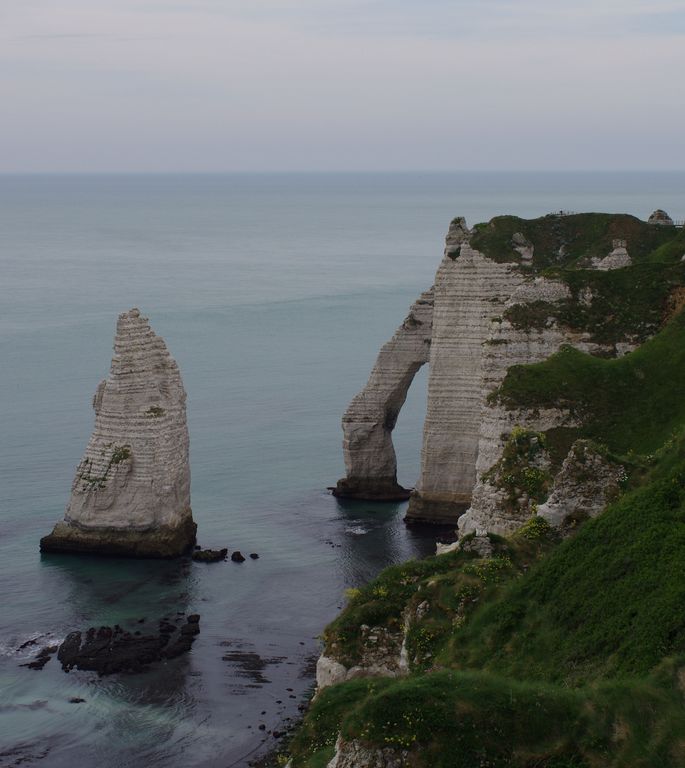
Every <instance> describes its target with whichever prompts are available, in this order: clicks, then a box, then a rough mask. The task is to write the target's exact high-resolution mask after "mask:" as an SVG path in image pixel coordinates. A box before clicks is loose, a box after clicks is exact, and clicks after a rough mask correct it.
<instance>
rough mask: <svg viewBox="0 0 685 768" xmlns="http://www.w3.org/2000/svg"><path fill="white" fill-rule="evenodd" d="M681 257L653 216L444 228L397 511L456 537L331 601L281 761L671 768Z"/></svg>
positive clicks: (684, 249) (679, 503)
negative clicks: (405, 495) (414, 462)
mask: <svg viewBox="0 0 685 768" xmlns="http://www.w3.org/2000/svg"><path fill="white" fill-rule="evenodd" d="M684 253H685V230H683V229H682V228H681V227H679V226H678V225H677V224H675V223H674V222H673V221H672V220H671V219H670V218H669V217H668V216H667V214H665V213H664V212H663V211H657V212H655V214H654V215H653V216H652V217H650V220H649V221H641V220H639V219H637V218H635V217H633V216H626V215H618V214H572V215H571V214H564V213H560V214H553V215H550V216H545V217H542V218H540V219H534V220H529V221H526V220H523V219H519V218H516V217H512V216H503V217H497V218H495V219H493V220H492V221H490V222H488V223H486V224H476V225H475V226H474V227H473V229H471V230H468V229H467V228H466V226H465V224H464V222H463V220H455V222H453V224H452V225H451V227H450V233H449V234H448V238H447V244H446V250H445V256H444V258H443V260H442V262H441V264H440V268H439V270H438V274H437V277H436V281H435V287H434V294H433V323H432V334H431V338H430V341H431V344H430V356H429V366H430V374H429V388H428V406H427V416H426V423H425V430H424V441H423V453H422V469H421V476H420V478H419V482H418V484H417V487H416V491H415V492H414V494H413V495H412V496H411V499H410V504H409V512H408V518H409V519H416V520H424V521H450V522H452V523H458V539H457V541H456V542H454V543H452V544H448V545H443V546H440V547H438V552H437V554H436V556H435V557H432V558H425V559H422V560H409V561H407V562H405V563H402V564H400V565H394V566H392V567H390V568H387V569H386V570H384V571H383V572H381V573H380V574H379V576H378V577H377V578H376V579H374V580H373V581H372V582H371V583H369V584H367V585H364V586H361V587H360V588H358V589H355V590H350V591H349V592H348V596H347V597H348V602H347V605H346V606H345V608H344V609H343V611H342V612H341V613H340V614H339V615H338V616H337V618H336V619H335V620H334V621H333V622H331V623H330V624H329V625H328V627H327V628H326V629H325V631H324V633H323V646H324V647H323V655H322V656H321V658H320V659H319V663H318V665H317V686H318V690H317V695H316V696H315V698H314V700H313V702H312V705H311V707H310V709H309V711H308V713H307V714H306V715H305V718H304V721H303V724H302V725H301V727H300V728H299V729H298V731H297V734H296V736H295V738H294V739H293V740H292V741H291V743H290V745H289V754H290V758H291V761H290V763H289V765H291V766H292V768H315V766H321V765H327V766H328V768H348V767H349V768H351V767H352V766H355V768H372V767H373V768H404V767H405V766H406V768H409V766H412V768H435V766H445V767H446V766H457V765H458V766H465V765H486V764H487V765H507V766H512V767H513V768H529V767H530V766H531V765H533V764H535V765H550V766H551V765H552V764H554V765H583V766H585V765H588V766H589V765H594V764H601V765H606V766H611V767H613V768H620V767H621V766H623V765H627V764H630V765H632V764H634V762H635V756H636V755H639V759H641V760H642V761H643V762H644V764H645V765H664V766H669V768H682V766H683V756H682V752H681V751H678V747H679V745H680V742H679V741H678V740H679V739H680V735H679V734H681V733H683V732H685V731H684V730H683V729H684V728H685V719H683V714H682V713H683V710H682V695H683V679H684V675H685V667H684V666H683V664H684V661H683V656H682V648H683V642H684V640H683V638H684V637H685V626H684V625H683V623H682V621H681V620H680V619H679V617H680V616H682V615H683V611H684V610H685V598H684V596H683V590H682V585H681V581H682V579H681V578H680V574H681V573H682V568H683V562H684V556H683V552H684V551H685V550H684V548H683V546H682V543H683V542H682V535H681V529H682V527H683V525H685V483H684V478H685V407H684V406H683V397H682V392H683V382H685V298H684V297H685V257H684V255H683V254H684ZM376 373H377V375H378V376H380V377H381V378H382V373H383V371H382V369H381V370H380V371H376ZM382 386H383V383H382V381H380V382H377V387H378V388H379V389H382ZM365 445H367V447H368V444H365V443H364V442H363V441H362V442H361V444H360V446H351V448H356V447H364V446H365ZM352 458H354V456H353V457H352ZM368 464H369V466H373V462H372V461H371V460H369V462H368ZM589 681H591V682H592V685H588V682H589ZM598 712H601V714H602V717H600V718H598V717H597V713H598ZM647 721H649V722H647ZM521 723H525V724H526V727H524V728H521ZM617 724H618V725H617ZM654 733H659V734H665V736H664V740H663V741H662V740H661V739H659V740H654V739H653V738H652V735H653V734H654ZM645 734H646V735H645Z"/></svg>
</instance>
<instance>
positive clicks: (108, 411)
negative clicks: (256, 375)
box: [41, 309, 196, 557]
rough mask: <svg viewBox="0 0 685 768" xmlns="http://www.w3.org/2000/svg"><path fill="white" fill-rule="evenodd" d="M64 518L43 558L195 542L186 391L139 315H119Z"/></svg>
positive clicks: (138, 553)
mask: <svg viewBox="0 0 685 768" xmlns="http://www.w3.org/2000/svg"><path fill="white" fill-rule="evenodd" d="M93 408H94V410H95V427H94V430H93V433H92V435H91V438H90V440H89V442H88V446H87V447H86V451H85V454H84V456H83V458H82V459H81V462H80V464H79V465H78V468H77V470H76V476H75V478H74V482H73V484H72V488H71V498H70V500H69V504H68V506H67V509H66V513H65V515H64V519H63V520H62V521H60V522H58V523H57V525H56V526H55V528H54V530H53V531H52V533H51V534H50V535H48V536H45V537H44V538H43V539H41V550H43V551H45V552H92V553H98V554H108V555H123V556H134V557H173V556H176V555H180V554H181V553H182V552H184V551H185V550H187V549H188V548H189V547H191V546H192V544H193V543H194V542H195V530H196V525H195V523H194V522H193V517H192V512H191V508H190V466H189V461H188V446H189V440H188V428H187V425H186V393H185V390H184V388H183V382H182V381H181V374H180V371H179V369H178V365H177V364H176V362H175V360H174V359H173V358H172V357H171V355H170V354H169V352H168V350H167V347H166V344H165V343H164V341H163V340H162V339H161V338H160V337H159V336H157V335H156V334H155V333H154V331H152V329H151V328H150V325H149V323H148V320H147V318H145V317H142V316H141V314H140V312H139V311H138V310H137V309H131V310H130V311H128V312H124V313H123V314H121V315H119V319H118V322H117V330H116V337H115V340H114V356H113V358H112V365H111V370H110V374H109V378H108V379H106V380H104V381H102V382H101V383H100V384H99V386H98V388H97V391H96V393H95V397H94V398H93Z"/></svg>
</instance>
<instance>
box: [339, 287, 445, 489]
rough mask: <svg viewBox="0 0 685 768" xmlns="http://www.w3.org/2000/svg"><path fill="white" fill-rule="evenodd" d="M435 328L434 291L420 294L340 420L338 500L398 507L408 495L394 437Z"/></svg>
mask: <svg viewBox="0 0 685 768" xmlns="http://www.w3.org/2000/svg"><path fill="white" fill-rule="evenodd" d="M432 327H433V289H432V288H431V289H430V290H428V291H426V292H425V293H422V294H421V296H420V297H419V298H418V299H417V300H416V301H415V302H414V303H413V304H412V305H411V308H410V309H409V314H408V315H407V317H406V318H405V320H404V322H403V323H402V325H401V326H400V327H399V328H398V329H397V331H395V335H394V336H393V337H392V339H390V341H388V342H387V343H386V344H384V345H383V347H382V348H381V351H380V352H379V354H378V357H377V358H376V363H375V365H374V367H373V370H372V371H371V375H370V377H369V380H368V382H367V384H366V386H365V387H364V389H362V391H361V392H360V393H359V394H358V395H357V396H356V397H355V398H354V399H353V400H352V402H351V403H350V405H349V406H348V408H347V411H346V412H345V415H344V416H343V419H342V427H343V453H344V457H345V468H346V470H347V475H346V477H344V478H343V479H341V480H339V481H338V484H337V486H336V487H335V488H334V489H333V494H334V495H335V496H338V497H342V498H351V499H368V500H376V501H396V500H402V499H408V498H409V494H410V491H409V490H407V489H406V488H403V487H402V486H401V485H399V484H398V482H397V458H396V456H395V448H394V446H393V442H392V431H393V429H394V428H395V424H396V423H397V417H398V416H399V413H400V410H401V408H402V406H403V405H404V401H405V400H406V397H407V392H408V391H409V387H410V386H411V383H412V381H413V380H414V376H415V375H416V372H417V371H418V370H419V368H421V366H422V365H424V364H425V363H427V362H428V359H429V356H430V342H431V333H432Z"/></svg>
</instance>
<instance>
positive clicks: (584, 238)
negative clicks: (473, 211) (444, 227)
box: [471, 213, 685, 270]
mask: <svg viewBox="0 0 685 768" xmlns="http://www.w3.org/2000/svg"><path fill="white" fill-rule="evenodd" d="M473 230H474V232H473V235H472V236H471V245H472V246H473V247H474V248H476V249H477V250H479V251H481V252H482V253H484V254H485V255H486V256H488V257H489V258H491V259H493V260H494V261H498V262H520V261H521V255H520V254H519V253H518V252H517V251H516V250H515V247H514V246H515V242H514V236H515V235H517V234H518V235H523V237H524V238H525V239H526V240H527V241H528V242H529V243H531V244H532V245H533V246H534V249H535V250H534V255H533V259H532V265H531V266H532V267H533V268H535V269H538V270H540V269H545V268H548V267H565V268H576V267H580V268H582V267H584V266H587V263H588V261H589V260H590V259H592V258H603V257H604V256H606V255H607V254H608V253H609V252H610V251H611V250H612V248H613V244H614V240H625V241H626V247H627V249H628V253H629V254H630V256H631V258H632V260H633V262H634V263H642V262H649V261H657V262H674V261H677V260H679V259H680V258H681V257H682V256H683V254H685V231H683V229H678V228H676V227H675V226H663V225H654V224H648V223H647V222H645V221H642V220H641V219H638V218H636V217H635V216H630V215H628V214H625V213H577V214H567V215H560V214H549V215H548V216H542V217H540V218H538V219H521V218H519V217H518V216H497V217H495V218H494V219H491V220H490V221H489V222H487V223H482V224H476V225H475V226H474V228H473Z"/></svg>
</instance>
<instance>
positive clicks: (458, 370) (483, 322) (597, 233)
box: [334, 212, 676, 535]
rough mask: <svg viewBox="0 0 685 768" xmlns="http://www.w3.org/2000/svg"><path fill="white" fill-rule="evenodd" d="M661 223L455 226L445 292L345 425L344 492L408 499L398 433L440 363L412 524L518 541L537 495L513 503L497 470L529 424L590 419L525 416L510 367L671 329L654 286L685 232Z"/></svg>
mask: <svg viewBox="0 0 685 768" xmlns="http://www.w3.org/2000/svg"><path fill="white" fill-rule="evenodd" d="M650 222H651V223H650ZM650 222H645V221H640V220H639V219H636V218H635V217H633V216H627V215H623V214H615V215H614V214H563V213H560V214H553V215H549V216H544V217H542V218H540V219H533V220H524V219H519V218H517V217H513V216H502V217H497V218H495V219H493V220H492V221H490V222H488V223H486V224H479V225H476V226H475V227H474V228H473V229H472V230H470V229H469V228H468V227H467V225H466V222H465V220H464V219H463V218H456V219H454V220H453V221H452V223H451V224H450V227H449V231H448V233H447V237H446V240H445V251H444V255H443V259H442V261H441V263H440V266H439V268H438V271H437V274H436V277H435V284H434V287H433V289H432V292H431V293H430V294H424V296H423V297H422V299H421V300H420V301H424V302H425V304H424V305H421V304H419V303H418V302H417V304H415V305H414V306H413V307H412V310H411V312H410V315H409V318H408V319H407V321H405V323H404V324H403V326H402V327H401V328H400V329H399V330H398V331H397V333H396V334H395V336H394V337H393V339H392V340H391V341H390V342H388V344H386V345H385V346H384V347H383V349H382V350H381V352H380V354H379V357H378V360H377V362H376V365H375V367H374V369H373V371H372V373H371V377H370V379H369V383H368V384H367V386H366V387H365V389H364V390H363V391H362V392H361V393H360V394H359V395H357V397H355V398H354V400H353V401H352V403H351V404H350V406H349V408H348V410H347V412H346V414H345V416H344V417H343V431H344V455H345V465H346V469H347V476H346V478H344V479H343V480H340V481H339V482H338V485H337V488H336V490H335V491H334V492H335V493H336V494H337V495H341V496H345V495H347V496H353V497H356V498H368V499H373V498H375V499H382V498H388V499H395V498H402V497H403V495H405V494H406V492H405V491H404V489H401V488H399V486H397V483H396V459H395V452H394V450H393V447H392V440H391V432H392V428H393V427H394V425H395V421H396V419H397V415H398V413H399V409H400V408H401V406H402V404H403V403H404V400H405V397H406V393H407V389H408V387H409V386H410V384H411V381H412V378H413V376H414V373H415V372H416V370H417V369H418V367H419V366H420V365H422V364H423V363H424V362H429V368H430V371H429V378H428V402H427V410H426V418H425V424H424V433H423V446H422V451H421V472H420V476H419V478H418V482H417V484H416V489H415V491H414V492H413V493H412V494H411V498H410V502H409V508H408V511H407V518H406V519H407V521H409V522H429V523H457V521H459V531H460V534H461V535H466V534H468V533H471V532H475V531H481V530H488V531H491V532H493V533H499V534H507V533H510V532H512V531H513V530H515V529H516V528H517V527H518V526H519V525H521V524H522V522H524V521H525V520H526V519H527V517H528V516H529V515H530V514H531V510H532V509H533V508H534V507H533V501H532V500H531V499H526V498H524V495H525V494H521V495H520V499H519V500H520V502H521V503H520V504H516V505H512V504H503V491H502V489H501V488H498V487H496V486H495V485H493V482H494V481H495V479H496V478H495V474H493V473H490V475H489V476H487V473H488V472H489V471H490V470H491V469H492V468H493V467H494V466H495V464H496V463H497V462H498V460H500V458H501V457H502V452H503V450H504V448H505V445H506V442H507V440H508V438H509V435H510V434H511V432H512V430H513V429H514V428H515V427H516V426H517V425H518V426H521V427H525V428H526V429H529V430H533V431H537V432H544V433H547V432H549V431H550V430H562V431H563V430H571V429H573V428H574V427H575V426H576V424H577V418H576V415H575V414H574V413H572V412H571V411H570V410H569V409H567V408H564V407H563V403H561V404H559V403H554V404H551V405H550V407H546V408H544V407H543V408H540V407H537V408H535V409H525V408H524V409H522V408H518V407H513V406H512V405H511V404H505V403H504V402H502V401H501V400H498V399H497V398H496V397H494V394H495V393H496V392H497V391H498V389H499V388H500V386H501V385H502V383H503V381H504V380H505V378H506V376H507V374H508V372H509V371H510V370H513V369H515V368H516V367H517V366H520V365H528V364H532V363H538V362H542V361H544V360H546V359H548V358H549V357H550V356H552V355H554V354H555V353H557V352H559V350H561V349H563V348H565V347H566V346H571V347H573V348H575V349H578V350H581V351H583V352H586V353H589V354H591V355H595V356H598V357H602V358H611V357H620V356H622V355H625V354H626V353H628V352H630V351H631V350H632V349H634V348H635V347H636V346H637V345H638V344H639V343H641V342H643V341H644V340H645V339H647V338H649V336H650V335H651V334H653V333H654V332H655V331H656V330H657V329H658V328H659V325H660V323H661V320H662V317H661V316H660V313H662V310H663V302H664V300H665V299H666V297H667V294H668V286H667V285H666V283H663V282H662V284H660V286H654V285H653V286H651V288H656V290H655V291H654V298H655V299H656V300H657V303H656V304H655V305H654V306H652V307H651V308H649V307H647V306H646V305H647V303H648V301H649V298H648V294H647V292H643V295H641V289H640V281H641V280H645V279H647V280H648V281H652V283H653V282H654V276H653V275H652V274H651V272H650V261H649V259H648V258H647V256H648V254H650V253H653V252H658V249H659V248H660V247H661V248H664V247H666V245H667V244H668V242H669V241H670V240H672V239H673V235H674V232H675V231H676V230H675V227H673V225H672V223H671V224H670V225H669V222H670V219H668V218H667V217H665V215H663V214H662V212H657V213H655V214H654V215H653V216H652V217H651V218H650ZM655 224H661V225H662V226H655ZM664 224H665V226H664ZM650 258H651V257H650ZM613 273H619V275H620V276H619V277H617V278H614V277H613ZM623 276H626V277H623ZM429 301H430V304H429V303H428V302H429ZM412 318H418V319H419V321H420V323H416V322H412ZM568 447H569V446H567V447H566V450H568ZM561 459H563V456H561V457H559V461H556V462H555V463H554V466H553V467H552V468H551V470H550V472H551V475H550V479H551V478H552V477H553V475H554V474H555V473H556V472H557V471H558V469H559V467H560V462H561ZM550 487H551V486H550ZM542 500H543V499H541V500H540V503H541V501H542ZM537 503H538V502H537V501H536V502H535V504H537Z"/></svg>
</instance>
